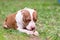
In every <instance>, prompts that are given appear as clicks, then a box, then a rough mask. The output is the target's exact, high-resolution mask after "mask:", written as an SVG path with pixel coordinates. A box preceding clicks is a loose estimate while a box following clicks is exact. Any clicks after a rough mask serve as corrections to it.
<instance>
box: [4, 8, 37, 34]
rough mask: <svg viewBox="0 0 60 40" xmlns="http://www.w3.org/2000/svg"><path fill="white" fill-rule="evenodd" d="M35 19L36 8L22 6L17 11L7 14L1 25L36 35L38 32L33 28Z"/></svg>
mask: <svg viewBox="0 0 60 40" xmlns="http://www.w3.org/2000/svg"><path fill="white" fill-rule="evenodd" d="M36 21H37V12H36V10H34V9H30V8H24V9H21V10H19V11H18V12H17V13H14V14H11V15H8V16H7V17H6V19H5V21H4V24H3V26H4V28H7V29H10V28H13V29H16V30H19V31H21V32H24V33H27V34H33V35H38V32H37V31H36V30H35V27H36V25H35V22H36ZM33 30H34V31H33Z"/></svg>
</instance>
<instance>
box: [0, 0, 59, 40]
mask: <svg viewBox="0 0 60 40" xmlns="http://www.w3.org/2000/svg"><path fill="white" fill-rule="evenodd" d="M24 7H28V8H33V9H36V10H37V12H38V13H37V14H38V20H37V22H36V25H37V26H36V28H37V31H38V32H39V36H38V37H35V36H31V35H27V34H25V33H21V32H19V31H17V30H13V29H9V30H6V29H4V28H3V26H2V24H3V22H4V19H5V18H6V16H7V15H9V14H12V13H15V12H17V11H18V10H20V9H23V8H24ZM0 40H60V4H59V3H58V0H0Z"/></svg>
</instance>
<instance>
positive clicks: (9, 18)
mask: <svg viewBox="0 0 60 40" xmlns="http://www.w3.org/2000/svg"><path fill="white" fill-rule="evenodd" d="M15 16H16V14H11V15H9V16H7V17H6V19H5V22H4V25H7V28H8V29H10V28H13V29H17V25H16V21H15Z"/></svg>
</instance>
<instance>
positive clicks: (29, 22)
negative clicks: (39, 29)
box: [22, 8, 37, 30]
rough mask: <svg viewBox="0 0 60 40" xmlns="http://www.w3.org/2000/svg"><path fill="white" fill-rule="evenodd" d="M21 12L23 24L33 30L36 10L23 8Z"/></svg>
mask: <svg viewBox="0 0 60 40" xmlns="http://www.w3.org/2000/svg"><path fill="white" fill-rule="evenodd" d="M22 14H23V25H24V27H25V28H26V29H28V30H34V29H35V27H36V25H35V22H36V21H37V12H36V10H35V9H30V8H24V9H23V10H22Z"/></svg>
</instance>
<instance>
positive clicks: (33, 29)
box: [23, 27, 35, 32]
mask: <svg viewBox="0 0 60 40" xmlns="http://www.w3.org/2000/svg"><path fill="white" fill-rule="evenodd" d="M23 29H26V30H29V29H27V28H26V27H25V28H23ZM29 31H34V32H35V28H32V29H31V30H29Z"/></svg>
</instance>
